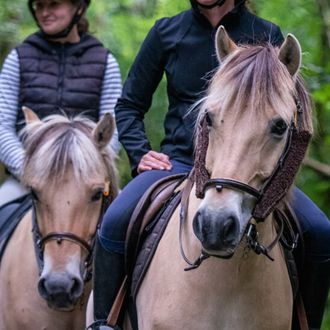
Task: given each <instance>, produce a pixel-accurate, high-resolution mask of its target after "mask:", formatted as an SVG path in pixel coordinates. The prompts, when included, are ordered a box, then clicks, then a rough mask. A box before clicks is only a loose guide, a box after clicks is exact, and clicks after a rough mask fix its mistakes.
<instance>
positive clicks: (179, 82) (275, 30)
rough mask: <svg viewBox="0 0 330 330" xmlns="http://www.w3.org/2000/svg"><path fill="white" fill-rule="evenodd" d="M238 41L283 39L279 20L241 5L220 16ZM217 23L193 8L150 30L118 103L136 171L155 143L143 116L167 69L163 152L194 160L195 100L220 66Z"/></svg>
mask: <svg viewBox="0 0 330 330" xmlns="http://www.w3.org/2000/svg"><path fill="white" fill-rule="evenodd" d="M219 25H224V26H225V28H226V30H227V32H228V34H229V35H230V37H231V38H232V39H233V40H234V41H236V42H237V43H241V44H244V43H249V44H251V43H261V42H271V43H273V44H274V45H279V44H281V43H282V41H283V36H282V33H281V31H280V29H279V27H278V26H276V25H274V24H272V23H270V22H268V21H265V20H263V19H261V18H259V17H257V16H255V15H253V14H252V13H250V12H249V11H248V10H247V9H246V7H245V6H244V5H238V6H237V7H236V8H235V9H234V10H233V11H232V12H230V13H228V14H227V15H226V16H225V17H223V19H222V20H221V21H220V22H219ZM215 33H216V28H213V27H212V25H211V24H210V23H209V21H208V20H207V19H206V18H205V17H204V16H203V15H202V14H200V13H199V12H197V11H195V10H193V9H191V10H187V11H184V12H182V13H180V14H179V15H177V16H174V17H171V18H163V19H160V20H158V21H157V22H156V23H155V25H154V26H153V28H152V29H151V30H150V32H149V34H148V35H147V37H146V39H145V41H144V42H143V44H142V46H141V49H140V51H139V53H138V55H137V57H136V59H135V62H134V63H133V66H132V68H131V70H130V72H129V75H128V78H127V80H126V82H125V84H124V88H123V94H122V97H121V98H120V99H119V100H118V103H117V106H116V108H115V113H116V121H117V127H118V132H119V140H120V142H121V143H122V144H123V146H124V148H125V149H126V152H127V154H128V157H129V160H130V163H131V167H132V174H133V176H134V175H136V168H137V165H138V163H139V161H140V159H141V157H142V156H143V155H144V154H145V153H147V152H148V151H149V150H150V149H151V146H150V143H149V141H148V139H147V137H146V134H145V129H144V124H143V118H144V114H145V113H146V112H147V111H148V110H149V107H150V105H151V102H152V96H153V93H154V91H155V89H156V88H157V86H158V84H159V82H160V80H161V79H162V76H163V73H164V72H165V74H166V78H167V93H168V100H169V107H168V112H167V114H166V118H165V122H164V128H165V138H164V140H163V141H162V143H161V152H163V153H165V154H167V155H168V156H169V157H170V158H171V159H175V160H178V161H181V162H184V163H186V164H192V162H193V128H194V122H195V118H194V115H192V114H190V115H187V113H188V111H189V109H190V107H191V105H192V104H193V103H194V102H196V101H197V100H198V99H200V98H201V97H203V92H204V91H205V89H206V86H207V81H208V80H209V78H210V76H211V74H212V72H214V70H215V69H216V68H217V66H218V61H217V58H216V55H215V46H214V37H215Z"/></svg>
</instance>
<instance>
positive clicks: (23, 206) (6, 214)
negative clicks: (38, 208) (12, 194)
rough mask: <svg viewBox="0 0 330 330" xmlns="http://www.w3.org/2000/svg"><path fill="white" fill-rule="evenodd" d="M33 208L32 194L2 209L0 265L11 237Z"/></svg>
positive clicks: (0, 214)
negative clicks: (25, 215)
mask: <svg viewBox="0 0 330 330" xmlns="http://www.w3.org/2000/svg"><path fill="white" fill-rule="evenodd" d="M31 207H32V199H31V196H30V194H27V195H24V196H22V197H20V198H18V199H15V200H13V201H11V202H9V203H6V204H5V205H3V206H2V207H1V208H0V263H1V260H2V256H3V254H4V252H5V248H6V246H7V243H8V242H9V239H10V237H11V235H12V234H13V233H14V231H15V228H16V227H17V225H18V224H19V222H20V221H21V219H22V218H23V216H24V214H25V213H26V212H27V211H28V210H29V209H30V208H31Z"/></svg>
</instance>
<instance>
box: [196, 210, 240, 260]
mask: <svg viewBox="0 0 330 330" xmlns="http://www.w3.org/2000/svg"><path fill="white" fill-rule="evenodd" d="M239 228H240V225H239V221H238V218H237V216H236V215H235V214H233V213H231V212H228V211H222V212H220V213H219V212H218V211H216V210H212V209H209V208H202V209H200V210H199V211H198V212H197V213H196V215H195V217H194V219H193V229H194V233H195V235H196V236H197V238H198V239H199V240H200V242H201V243H202V246H203V249H204V250H205V251H206V252H211V254H216V255H217V256H219V257H224V258H228V257H231V256H232V255H233V253H234V250H235V248H236V246H237V244H238V242H239V232H240V230H239Z"/></svg>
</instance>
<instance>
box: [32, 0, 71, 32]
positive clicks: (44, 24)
mask: <svg viewBox="0 0 330 330" xmlns="http://www.w3.org/2000/svg"><path fill="white" fill-rule="evenodd" d="M33 8H34V11H35V16H36V18H37V20H38V23H39V25H40V27H41V29H42V30H43V31H44V32H45V33H46V34H47V35H50V36H52V35H56V34H57V33H59V32H61V31H63V30H64V29H66V28H67V27H68V26H69V24H70V22H71V20H72V18H73V16H74V14H75V12H76V10H77V7H76V6H75V5H74V4H73V3H72V2H71V1H70V0H36V1H34V2H33Z"/></svg>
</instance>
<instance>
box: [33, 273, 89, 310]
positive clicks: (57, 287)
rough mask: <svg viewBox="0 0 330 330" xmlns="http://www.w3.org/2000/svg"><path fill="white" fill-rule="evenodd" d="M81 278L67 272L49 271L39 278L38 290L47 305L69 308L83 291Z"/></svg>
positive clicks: (58, 308) (56, 307)
mask: <svg viewBox="0 0 330 330" xmlns="http://www.w3.org/2000/svg"><path fill="white" fill-rule="evenodd" d="M83 288H84V283H83V281H82V279H80V278H77V277H74V276H72V275H70V274H68V273H49V274H47V275H45V276H42V277H41V278H40V279H39V283H38V290H39V294H40V296H41V297H42V298H44V299H45V300H46V301H47V303H48V305H49V307H51V308H53V309H57V310H62V311H63V310H71V309H72V308H73V307H74V305H75V304H76V302H77V301H78V299H79V298H80V296H81V295H82V293H83Z"/></svg>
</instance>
